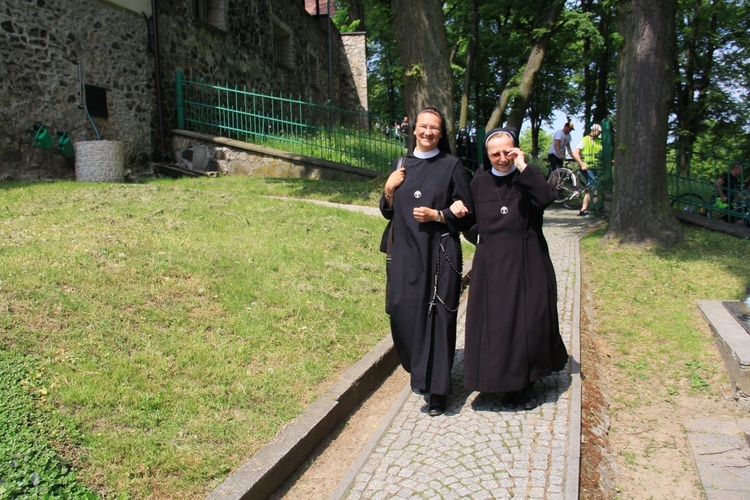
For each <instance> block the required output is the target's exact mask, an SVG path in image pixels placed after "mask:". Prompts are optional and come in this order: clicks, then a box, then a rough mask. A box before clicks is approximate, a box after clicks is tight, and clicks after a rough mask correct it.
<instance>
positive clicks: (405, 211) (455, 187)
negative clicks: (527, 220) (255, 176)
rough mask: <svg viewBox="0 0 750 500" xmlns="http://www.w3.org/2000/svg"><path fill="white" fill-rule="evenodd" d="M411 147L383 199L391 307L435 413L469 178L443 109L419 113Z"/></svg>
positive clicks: (450, 341) (445, 371) (452, 334)
mask: <svg viewBox="0 0 750 500" xmlns="http://www.w3.org/2000/svg"><path fill="white" fill-rule="evenodd" d="M413 130H414V137H413V143H412V145H411V147H410V152H409V153H408V154H407V155H406V156H405V157H403V159H402V158H398V159H396V160H395V161H394V162H393V165H392V167H391V174H390V175H389V176H388V179H387V181H386V183H385V189H384V192H383V196H382V197H381V199H380V211H381V213H382V214H383V217H385V218H386V219H388V220H389V221H390V222H389V223H388V226H387V227H386V231H385V233H384V235H383V241H382V244H381V250H382V251H386V248H387V247H388V243H387V240H388V239H389V238H388V236H389V235H390V236H391V238H390V239H391V241H392V243H391V245H390V255H391V270H390V294H389V296H388V299H387V300H388V306H389V313H390V321H391V334H392V336H393V343H394V345H395V347H396V351H397V352H398V355H399V359H400V360H401V365H402V366H403V367H404V369H405V370H406V371H407V372H409V373H410V374H411V386H412V388H413V389H414V390H416V391H418V392H420V393H423V394H425V395H429V396H426V398H427V397H429V400H428V405H427V413H428V414H429V415H430V416H436V415H440V414H442V413H444V412H445V410H446V407H447V396H448V394H449V393H450V391H451V369H452V367H453V356H454V354H455V351H456V316H457V311H458V301H459V298H460V293H461V278H462V276H461V272H462V267H463V261H462V254H461V241H460V236H459V235H460V232H461V231H463V230H466V229H468V228H470V227H471V226H472V224H473V214H472V212H473V208H472V203H471V194H470V188H469V178H468V175H467V174H466V171H465V170H464V167H463V165H462V164H461V161H460V160H459V159H458V158H456V157H455V156H452V155H451V154H450V146H449V143H448V136H447V133H446V129H445V119H444V118H443V114H442V113H441V112H440V111H438V110H437V109H435V108H431V107H428V108H424V109H422V110H420V111H419V113H417V115H416V122H415V124H414V128H413Z"/></svg>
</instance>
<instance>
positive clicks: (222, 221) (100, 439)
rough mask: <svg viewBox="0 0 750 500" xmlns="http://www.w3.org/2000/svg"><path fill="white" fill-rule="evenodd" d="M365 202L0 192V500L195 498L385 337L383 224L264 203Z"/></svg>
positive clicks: (193, 191) (133, 190) (226, 185)
mask: <svg viewBox="0 0 750 500" xmlns="http://www.w3.org/2000/svg"><path fill="white" fill-rule="evenodd" d="M379 191H380V186H379V185H377V183H375V182H373V183H333V182H311V181H299V180H271V179H266V180H264V179H248V178H231V177H223V178H219V179H181V180H169V179H167V180H152V181H147V182H144V183H139V184H101V185H92V184H83V183H74V182H56V183H34V184H22V183H17V184H16V183H7V184H3V185H0V192H2V205H0V261H1V262H2V269H1V270H0V348H1V349H0V376H1V377H2V380H1V382H2V384H1V385H2V393H0V396H3V402H4V405H5V402H6V401H9V400H14V401H16V400H18V401H19V404H18V405H16V406H13V407H10V408H9V407H6V406H4V408H5V409H6V410H8V412H9V413H8V414H7V415H5V414H3V416H4V417H6V418H5V419H3V421H4V423H3V424H0V433H2V435H3V438H2V442H0V497H13V496H18V495H20V496H25V495H31V496H33V495H39V496H41V495H42V494H44V493H51V494H53V495H58V496H65V497H75V496H78V497H81V496H84V495H85V494H86V493H85V489H83V488H82V487H81V486H80V484H79V483H76V482H75V477H74V475H73V473H72V472H71V466H72V469H75V470H76V471H77V474H78V477H79V478H80V479H81V481H82V483H83V484H85V485H87V486H88V487H89V488H90V489H91V490H92V491H95V492H97V493H98V494H101V495H103V496H107V497H109V496H118V497H120V496H122V497H126V498H127V497H131V498H143V497H154V498H165V497H170V496H174V497H181V498H185V497H194V498H198V497H200V498H202V497H204V496H205V494H206V493H207V492H208V491H210V490H211V489H212V488H213V487H214V486H215V485H216V484H218V483H219V482H220V481H221V480H223V479H224V478H225V477H226V476H227V475H228V474H229V473H230V472H231V471H233V470H234V469H235V468H237V467H238V466H239V465H240V464H241V463H242V462H243V461H244V460H246V459H247V458H248V457H250V456H251V455H252V454H253V453H254V452H255V451H256V450H257V449H258V448H260V447H261V446H262V445H263V444H265V443H266V442H268V441H269V440H270V439H272V438H273V437H274V436H275V435H276V433H277V432H278V431H279V430H280V429H281V428H282V427H283V426H284V425H285V424H286V423H288V422H289V421H290V420H291V419H293V418H294V417H296V416H297V415H298V414H300V412H301V411H302V410H303V409H304V408H305V407H306V406H307V405H308V404H309V403H310V402H311V401H313V400H314V399H315V398H316V397H317V396H318V395H319V394H320V393H322V391H323V390H324V389H325V388H326V387H327V385H328V384H329V383H330V382H331V380H333V379H335V378H336V377H337V376H338V375H339V374H340V373H341V372H342V371H344V370H345V369H346V368H348V367H349V366H350V365H351V364H353V363H354V362H355V361H356V360H358V359H359V358H360V357H361V356H362V355H363V354H364V353H366V352H367V351H369V350H370V349H371V348H372V346H374V345H375V344H376V343H377V342H378V341H379V340H381V339H382V338H383V337H384V336H385V335H387V334H388V326H387V316H386V315H385V314H384V312H383V293H384V272H383V270H384V258H383V256H382V255H381V254H380V252H379V251H378V247H379V243H380V235H381V233H382V230H383V227H384V226H385V222H384V221H383V219H382V218H380V217H372V216H367V215H364V214H360V213H355V212H349V211H343V210H338V209H334V208H329V207H323V206H318V205H314V204H309V203H304V202H298V201H292V200H280V199H277V198H273V197H269V195H270V196H293V197H314V198H317V199H322V200H328V201H334V202H344V203H361V204H369V205H372V206H375V205H376V204H377V199H378V197H379ZM6 398H8V399H6ZM52 451H55V452H57V453H58V454H59V456H61V457H63V459H62V461H59V460H57V459H55V458H54V453H52Z"/></svg>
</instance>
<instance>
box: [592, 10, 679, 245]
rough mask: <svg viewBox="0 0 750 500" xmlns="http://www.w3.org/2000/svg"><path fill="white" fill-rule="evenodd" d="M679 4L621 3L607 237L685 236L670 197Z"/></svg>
mask: <svg viewBox="0 0 750 500" xmlns="http://www.w3.org/2000/svg"><path fill="white" fill-rule="evenodd" d="M675 11H676V0H661V1H659V2H654V1H652V0H620V2H619V11H618V18H617V22H618V28H619V31H620V34H622V36H623V37H624V40H625V45H624V47H623V48H622V49H621V52H620V59H619V62H618V70H617V73H618V80H617V127H618V130H617V138H616V144H615V158H614V161H615V165H616V172H615V188H614V203H613V207H612V215H611V218H610V222H609V228H608V230H607V235H606V237H607V239H611V240H615V241H620V242H623V243H647V244H656V245H662V246H669V245H672V244H674V243H675V242H676V241H677V240H678V239H679V237H680V232H679V229H678V228H677V221H676V219H675V216H674V213H673V212H672V209H671V208H670V206H669V199H668V197H667V175H666V152H667V132H668V118H669V110H670V100H671V97H672V82H673V81H674V76H673V75H674V73H673V71H672V69H673V66H672V60H673V54H674V50H675V46H674V38H673V37H674V17H675Z"/></svg>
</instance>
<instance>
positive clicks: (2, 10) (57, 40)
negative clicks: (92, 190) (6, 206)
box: [0, 0, 367, 181]
mask: <svg viewBox="0 0 750 500" xmlns="http://www.w3.org/2000/svg"><path fill="white" fill-rule="evenodd" d="M150 3H151V2H150V1H146V0H139V1H137V2H136V1H135V0H67V1H65V2H59V1H51V0H5V1H4V2H3V3H2V7H0V61H2V63H0V132H1V133H0V181H1V180H6V179H24V180H35V179H49V178H52V179H54V178H72V177H73V175H74V171H73V162H72V161H71V160H65V159H64V158H62V157H61V156H60V155H56V154H54V153H53V152H52V151H45V150H42V149H40V148H35V147H33V146H32V142H33V135H34V132H35V129H36V127H37V126H38V125H39V124H44V125H46V127H47V128H48V129H49V130H50V132H51V133H52V134H53V136H54V138H55V140H57V138H58V135H59V134H61V133H62V132H68V133H69V135H70V137H71V138H72V141H73V142H74V143H75V142H78V141H89V140H96V139H97V137H96V132H95V130H94V127H93V126H92V124H91V122H90V121H89V118H88V117H87V115H86V112H85V110H84V108H83V107H82V106H81V105H82V99H81V92H80V89H81V86H82V85H81V84H87V85H91V86H96V87H99V88H101V89H104V90H105V91H106V105H107V106H106V110H107V112H108V117H107V118H99V117H94V118H93V122H94V124H95V126H96V129H98V132H99V134H100V135H101V138H102V139H105V140H116V141H120V142H122V143H123V144H124V151H125V153H124V154H125V168H126V169H129V170H132V171H133V172H134V173H141V172H143V171H147V170H148V169H149V168H150V165H151V162H152V161H154V160H157V159H159V158H157V156H158V155H159V154H160V151H159V149H160V145H159V143H160V140H159V137H160V136H159V131H158V128H159V127H158V123H159V120H158V106H157V97H156V95H157V89H156V83H155V78H154V75H155V73H154V52H153V43H152V37H151V22H150V19H151V17H150V16H152V13H151V12H150V8H148V9H147V10H148V11H149V12H141V11H140V10H136V9H141V8H144V6H148V5H150ZM194 4H195V0H159V2H158V11H157V13H156V17H157V19H158V33H159V48H160V50H159V58H160V68H161V71H160V75H161V95H162V107H163V121H164V124H163V125H164V126H163V133H164V136H165V143H166V145H168V144H169V135H170V131H171V130H172V129H173V128H175V126H176V113H175V88H174V81H175V76H174V75H175V72H176V71H178V70H179V71H182V72H183V74H184V75H185V78H187V79H196V80H200V79H203V81H206V82H210V83H216V84H220V85H231V86H235V85H236V86H239V87H245V88H247V89H248V90H255V91H257V92H260V93H271V92H273V93H274V94H275V95H292V96H294V97H295V98H297V97H301V98H303V99H306V100H312V101H314V102H324V101H326V100H328V99H329V98H330V99H331V101H332V102H333V104H334V106H337V107H342V108H346V109H351V110H356V111H361V110H363V109H364V108H366V105H367V100H366V95H367V94H366V74H365V72H364V68H365V61H364V60H362V61H351V60H349V59H350V58H351V57H359V58H364V34H361V33H360V34H352V35H347V37H346V39H347V42H346V43H343V42H342V37H341V35H340V34H339V33H338V31H336V29H335V27H332V29H331V31H330V35H331V39H332V42H333V51H332V54H331V59H332V67H331V73H330V74H331V75H335V77H334V78H332V79H330V81H331V83H332V84H333V86H332V88H331V89H330V91H329V88H328V81H329V78H328V76H329V73H328V71H329V67H328V60H329V57H328V37H329V31H328V24H329V23H328V22H327V19H325V18H324V17H323V16H321V18H316V17H315V16H311V15H310V14H308V13H307V12H306V11H305V9H304V5H303V2H300V1H299V0H205V2H204V4H206V5H208V6H209V8H210V14H211V15H210V16H208V17H207V19H206V20H205V21H202V20H199V19H197V18H195V17H194V6H195V5H194ZM331 26H332V23H331ZM281 49H283V50H281ZM79 67H80V70H81V75H82V79H79ZM355 80H356V81H355ZM166 149H167V151H165V153H166V155H167V156H169V151H168V148H166Z"/></svg>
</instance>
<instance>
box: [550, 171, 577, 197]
mask: <svg viewBox="0 0 750 500" xmlns="http://www.w3.org/2000/svg"><path fill="white" fill-rule="evenodd" d="M547 182H549V183H550V184H552V186H553V187H554V188H555V203H563V202H565V201H568V200H569V199H571V198H572V197H573V196H575V195H576V194H577V192H578V191H577V189H576V187H577V185H578V179H576V176H575V175H574V174H573V172H571V171H570V170H568V169H567V168H558V169H557V170H554V171H553V172H552V173H551V174H549V178H548V179H547Z"/></svg>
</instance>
